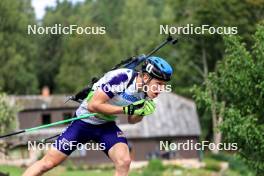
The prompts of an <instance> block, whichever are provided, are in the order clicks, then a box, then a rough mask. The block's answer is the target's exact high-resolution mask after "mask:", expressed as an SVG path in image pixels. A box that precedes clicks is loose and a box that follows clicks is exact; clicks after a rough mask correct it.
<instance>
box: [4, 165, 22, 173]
mask: <svg viewBox="0 0 264 176" xmlns="http://www.w3.org/2000/svg"><path fill="white" fill-rule="evenodd" d="M0 171H1V172H2V173H10V174H9V175H10V176H21V175H22V173H23V171H24V169H22V168H19V167H16V166H7V165H0Z"/></svg>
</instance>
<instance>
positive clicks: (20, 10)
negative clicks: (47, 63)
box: [0, 0, 38, 94]
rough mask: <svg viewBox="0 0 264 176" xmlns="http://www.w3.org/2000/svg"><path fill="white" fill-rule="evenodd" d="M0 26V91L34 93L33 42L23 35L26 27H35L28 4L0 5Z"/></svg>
mask: <svg viewBox="0 0 264 176" xmlns="http://www.w3.org/2000/svg"><path fill="white" fill-rule="evenodd" d="M0 23H1V25H0V43H1V47H0V63H1V64H0V89H2V90H3V91H5V92H7V93H12V94H15V93H17V94H22V93H23V94H27V93H36V92H37V90H38V80H37V77H36V74H35V73H36V68H35V62H36V50H37V48H36V44H35V43H36V40H35V38H34V37H31V36H28V35H27V25H29V24H34V23H35V20H34V13H33V9H32V7H31V5H30V1H29V0H25V1H15V0H11V1H10V0H2V1H0Z"/></svg>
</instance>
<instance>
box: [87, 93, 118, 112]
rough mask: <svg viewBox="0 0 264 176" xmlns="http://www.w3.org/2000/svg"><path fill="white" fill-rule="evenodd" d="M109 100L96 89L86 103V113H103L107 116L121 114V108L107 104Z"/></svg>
mask: <svg viewBox="0 0 264 176" xmlns="http://www.w3.org/2000/svg"><path fill="white" fill-rule="evenodd" d="M109 99H110V97H109V96H108V95H107V94H106V93H105V92H103V90H101V89H98V90H97V91H96V92H95V93H94V95H93V97H92V98H91V100H90V101H89V103H88V107H87V108H88V111H90V112H91V113H103V114H109V115H112V114H122V113H123V107H122V106H115V105H111V104H109V103H107V100H109Z"/></svg>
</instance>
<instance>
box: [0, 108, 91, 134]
mask: <svg viewBox="0 0 264 176" xmlns="http://www.w3.org/2000/svg"><path fill="white" fill-rule="evenodd" d="M94 115H96V113H92V114H85V115H81V116H78V117H74V118H70V119H67V120H61V121H57V122H54V123H50V124H46V125H41V126H37V127H32V128H27V129H23V130H20V131H16V132H12V133H9V134H5V135H2V136H0V139H1V138H5V137H9V136H14V135H17V134H21V133H28V132H31V131H37V130H40V129H43V128H48V127H52V126H56V125H61V124H64V123H67V122H71V121H74V120H79V119H84V118H87V117H90V116H94Z"/></svg>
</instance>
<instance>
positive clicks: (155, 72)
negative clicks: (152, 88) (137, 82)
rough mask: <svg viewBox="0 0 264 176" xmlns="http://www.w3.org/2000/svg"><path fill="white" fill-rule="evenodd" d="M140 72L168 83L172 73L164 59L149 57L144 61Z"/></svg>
mask: <svg viewBox="0 0 264 176" xmlns="http://www.w3.org/2000/svg"><path fill="white" fill-rule="evenodd" d="M142 71H143V72H147V73H148V74H149V75H150V76H151V77H153V78H156V79H159V80H163V81H169V80H170V79H171V75H172V73H173V69H172V67H171V66H170V64H168V62H166V61H165V60H164V59H162V58H160V57H156V56H151V57H149V58H147V59H146V61H145V62H144V64H143V65H142Z"/></svg>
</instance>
